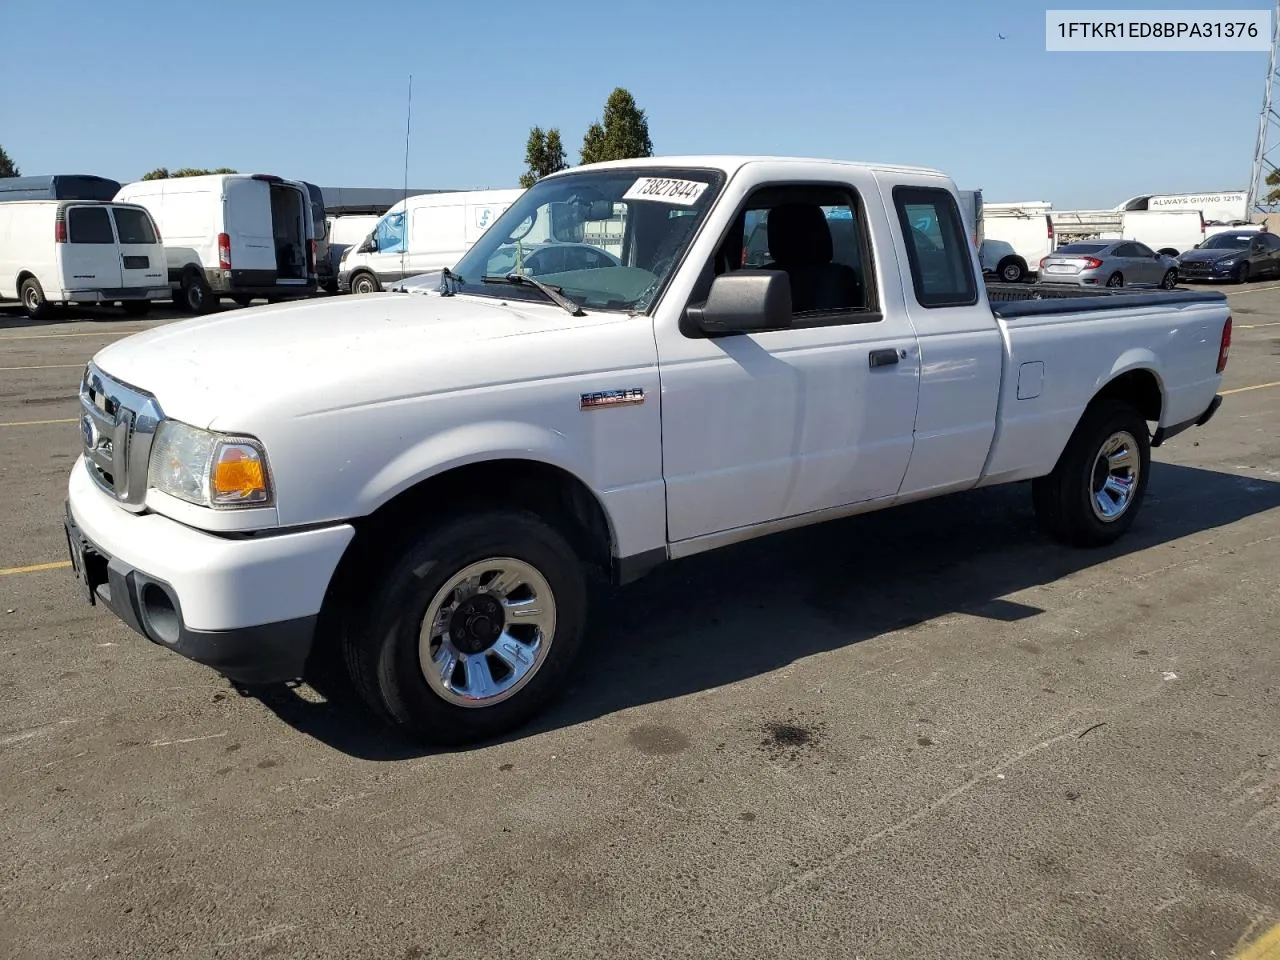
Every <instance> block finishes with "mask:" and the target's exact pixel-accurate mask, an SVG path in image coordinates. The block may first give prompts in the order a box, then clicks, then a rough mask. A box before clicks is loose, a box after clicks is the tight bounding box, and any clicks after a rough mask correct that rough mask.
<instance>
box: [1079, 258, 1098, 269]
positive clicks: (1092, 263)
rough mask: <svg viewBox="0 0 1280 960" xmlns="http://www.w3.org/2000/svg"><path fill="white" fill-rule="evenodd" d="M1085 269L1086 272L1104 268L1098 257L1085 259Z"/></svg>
mask: <svg viewBox="0 0 1280 960" xmlns="http://www.w3.org/2000/svg"><path fill="white" fill-rule="evenodd" d="M1083 259H1084V268H1085V269H1086V270H1097V269H1098V268H1099V267H1100V266H1102V261H1101V260H1099V259H1098V258H1097V257H1084V258H1083Z"/></svg>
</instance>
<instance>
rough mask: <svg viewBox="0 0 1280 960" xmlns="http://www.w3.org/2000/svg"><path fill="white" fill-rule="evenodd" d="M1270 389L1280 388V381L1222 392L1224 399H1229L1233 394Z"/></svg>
mask: <svg viewBox="0 0 1280 960" xmlns="http://www.w3.org/2000/svg"><path fill="white" fill-rule="evenodd" d="M1268 387H1280V380H1272V381H1271V382H1270V383H1255V384H1254V385H1253V386H1252V387H1236V388H1235V389H1234V390H1222V391H1220V392H1221V393H1222V395H1223V396H1224V397H1229V396H1231V394H1233V393H1248V392H1249V391H1250V390H1266V389H1267V388H1268Z"/></svg>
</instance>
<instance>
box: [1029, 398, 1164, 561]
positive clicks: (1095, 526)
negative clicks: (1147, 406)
mask: <svg viewBox="0 0 1280 960" xmlns="http://www.w3.org/2000/svg"><path fill="white" fill-rule="evenodd" d="M1150 473H1151V437H1150V435H1149V433H1148V431H1147V422H1146V421H1145V420H1144V419H1143V418H1142V417H1141V416H1140V415H1139V414H1138V412H1137V411H1136V410H1134V409H1133V408H1132V407H1131V406H1129V405H1128V404H1126V403H1123V402H1121V401H1118V400H1101V401H1096V402H1095V403H1094V404H1092V405H1091V406H1090V407H1089V408H1088V409H1087V410H1086V411H1085V415H1084V417H1083V418H1082V419H1081V420H1080V423H1079V424H1078V425H1077V426H1076V429H1075V432H1074V433H1073V434H1072V435H1071V439H1070V440H1069V441H1068V442H1067V446H1066V449H1065V450H1063V452H1062V456H1060V457H1059V458H1058V463H1057V465H1056V466H1055V467H1054V468H1053V472H1052V473H1050V474H1049V475H1048V476H1045V477H1039V478H1037V479H1036V480H1034V481H1032V484H1031V492H1032V501H1033V503H1034V505H1035V511H1036V519H1037V520H1039V522H1040V524H1041V526H1042V527H1043V528H1044V529H1045V530H1046V532H1048V533H1049V534H1050V535H1051V536H1053V537H1054V538H1055V539H1057V540H1060V541H1062V542H1063V543H1067V544H1069V545H1071V546H1076V547H1100V546H1105V545H1106V544H1109V543H1112V542H1114V541H1115V540H1117V539H1118V538H1119V537H1121V536H1122V535H1123V534H1124V533H1125V532H1126V531H1127V530H1128V529H1129V528H1130V527H1131V526H1133V522H1134V520H1135V518H1136V517H1137V515H1138V510H1139V508H1140V507H1141V506H1142V499H1143V497H1144V496H1145V494H1146V490H1147V480H1148V478H1149V476H1150Z"/></svg>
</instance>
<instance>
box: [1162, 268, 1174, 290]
mask: <svg viewBox="0 0 1280 960" xmlns="http://www.w3.org/2000/svg"><path fill="white" fill-rule="evenodd" d="M1177 285H1178V271H1177V270H1166V271H1165V273H1164V278H1163V279H1162V280H1161V281H1160V286H1161V287H1162V288H1163V289H1165V290H1172V289H1173V288H1174V287H1176V286H1177Z"/></svg>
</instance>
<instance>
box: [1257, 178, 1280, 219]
mask: <svg viewBox="0 0 1280 960" xmlns="http://www.w3.org/2000/svg"><path fill="white" fill-rule="evenodd" d="M1264 182H1265V183H1266V185H1267V186H1268V187H1270V188H1271V190H1270V192H1268V193H1267V199H1266V200H1265V201H1264V203H1268V204H1271V203H1280V170H1272V171H1271V172H1270V173H1268V174H1267V179H1266V180H1265V181H1264ZM1250 213H1252V211H1250Z"/></svg>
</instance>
